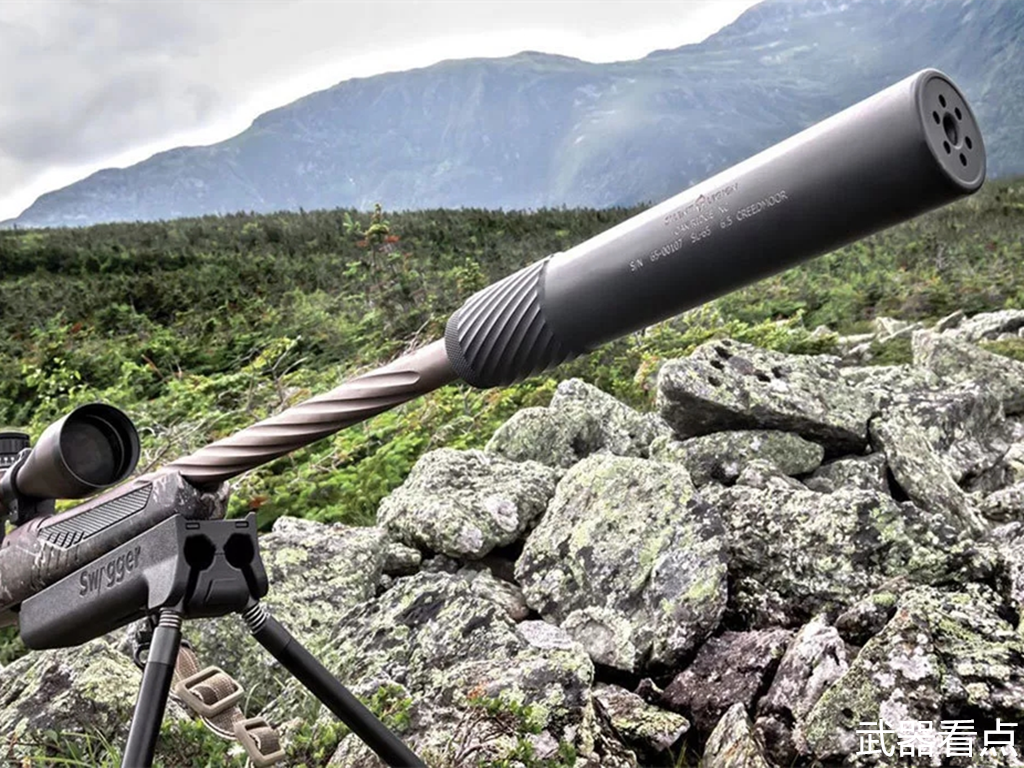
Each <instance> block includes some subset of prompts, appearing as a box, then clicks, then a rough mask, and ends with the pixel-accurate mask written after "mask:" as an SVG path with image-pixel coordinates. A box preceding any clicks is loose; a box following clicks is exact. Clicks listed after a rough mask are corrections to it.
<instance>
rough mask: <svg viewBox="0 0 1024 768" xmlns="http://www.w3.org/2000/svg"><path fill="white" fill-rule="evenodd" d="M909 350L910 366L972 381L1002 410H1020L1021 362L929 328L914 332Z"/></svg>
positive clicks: (1023, 395) (1023, 403) (1023, 396)
mask: <svg viewBox="0 0 1024 768" xmlns="http://www.w3.org/2000/svg"><path fill="white" fill-rule="evenodd" d="M913 352H914V365H918V366H921V367H923V368H927V369H929V370H931V371H933V372H934V373H936V374H938V375H939V376H941V377H942V378H944V379H947V380H949V381H954V382H963V381H969V382H971V383H973V384H974V385H975V386H977V387H980V388H981V389H983V390H984V391H985V392H988V393H991V394H992V395H994V396H995V397H996V398H997V399H998V400H999V401H1000V402H1001V403H1002V404H1003V408H1004V409H1005V411H1006V413H1009V414H1016V413H1022V412H1024V363H1022V362H1019V361H1017V360H1013V359H1011V358H1009V357H1006V356H1005V355H997V354H995V353H994V352H989V351H987V350H984V349H981V348H980V347H976V346H974V345H973V344H967V343H965V342H963V341H957V340H955V339H951V338H949V337H948V335H946V334H938V333H933V332H931V331H916V332H915V333H914V337H913Z"/></svg>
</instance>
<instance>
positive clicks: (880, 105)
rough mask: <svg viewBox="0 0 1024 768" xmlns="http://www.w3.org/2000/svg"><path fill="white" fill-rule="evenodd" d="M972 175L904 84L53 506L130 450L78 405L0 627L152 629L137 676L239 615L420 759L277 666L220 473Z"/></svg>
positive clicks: (633, 318) (919, 86)
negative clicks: (296, 393) (420, 333)
mask: <svg viewBox="0 0 1024 768" xmlns="http://www.w3.org/2000/svg"><path fill="white" fill-rule="evenodd" d="M685 148H686V147H685V140H681V141H680V151H685ZM984 177H985V151H984V146H983V143H982V137H981V132H980V130H979V128H978V124H977V122H976V120H975V118H974V115H973V113H972V112H971V109H970V107H969V106H968V105H967V102H966V100H965V98H964V96H963V94H962V93H961V92H960V90H959V89H958V88H957V87H956V85H954V84H953V82H952V81H951V80H950V79H949V78H947V77H946V76H945V75H943V74H942V73H940V72H938V71H936V70H923V71H921V72H918V73H917V74H915V75H912V76H911V77H908V78H907V79H905V80H902V81H901V82H899V83H896V84H895V85H893V86H891V87H889V88H886V89H885V90H883V91H880V92H879V93H877V94H875V95H874V96H871V97H869V98H868V99H866V100H864V101H862V102H860V103H858V104H856V105H854V106H852V107H850V108H848V109H846V110H844V111H843V112H840V113H838V114H836V115H835V116H833V117H831V118H829V119H827V120H824V121H823V122H821V123H818V124H816V125H814V126H812V127H810V128H808V129H807V130H805V131H803V132H801V133H799V134H797V135H795V136H793V137H792V138H790V139H787V140H785V141H783V142H781V143H779V144H777V145H775V146H773V147H771V148H769V149H767V150H765V151H763V152H761V153H760V154H758V155H756V156H754V157H752V158H750V159H749V160H746V161H745V162H742V163H740V164H738V165H736V166H734V167H732V168H730V169H728V170H726V171H724V172H722V173H719V174H718V175H716V176H714V177H712V178H710V179H708V180H707V181H704V182H703V183H700V184H697V185H696V186H694V187H692V188H691V189H689V190H687V191H685V192H683V193H681V194H679V195H677V196H675V197H673V198H671V199H669V200H667V201H665V202H663V203H661V204H660V205H657V206H654V207H652V208H650V209H648V210H647V211H645V212H643V213H640V214H638V215H637V216H634V217H633V218H631V219H629V220H627V221H625V222H623V223H621V224H619V225H618V226H615V227H613V228H611V229H609V230H608V231H606V232H604V233H603V234H600V235H598V236H596V237H594V238H592V239H590V240H587V241H586V242H584V243H582V244H580V245H578V246H576V247H574V248H571V249H569V250H567V251H565V252H563V253H556V254H554V255H551V256H548V257H546V258H544V259H542V260H540V261H538V262H536V263H534V264H532V265H530V266H527V267H525V268H523V269H521V270H520V271H518V272H516V273H514V274H512V275H510V276H508V277H506V278H505V279H503V280H501V281H499V282H497V283H495V284H493V285H491V286H490V287H487V288H485V289H483V290H481V291H479V292H478V293H476V294H475V295H473V296H472V297H470V298H469V299H468V300H467V301H466V302H465V303H464V304H463V305H462V307H461V308H460V309H458V310H457V311H456V312H455V313H454V314H453V315H452V316H451V317H450V318H449V320H448V323H447V326H446V330H445V334H444V338H443V339H439V340H437V341H434V342H432V343H430V344H428V345H426V346H424V347H422V348H420V349H418V350H416V351H413V352H411V353H409V354H406V355H404V356H402V357H400V358H399V359H397V360H395V361H394V362H392V363H390V364H388V365H385V366H383V367H381V368H378V369H376V370H373V371H370V372H369V373H365V374H362V375H359V376H356V377H354V378H352V379H349V380H347V381H345V382H344V383H342V384H341V385H340V386H338V387H337V388H335V389H333V390H331V391H329V392H327V393H325V394H323V395H320V396H318V397H313V398H311V399H309V400H306V401H305V402H302V403H299V404H298V405H295V406H292V407H290V408H288V409H287V410H285V411H283V412H281V413H280V414H278V415H276V416H273V417H271V418H268V419H265V420H263V421H260V422H258V423H256V424H253V425H252V426H250V427H246V428H245V429H242V430H241V431H239V432H237V433H235V434H234V435H231V436H230V437H227V438H224V439H222V440H217V441H216V442H213V443H211V444H210V445H207V446H206V447H204V448H201V449H199V450H198V451H196V452H195V453H192V454H191V455H188V456H184V457H182V458H179V459H177V460H175V461H172V462H171V463H169V464H167V465H166V466H164V467H163V468H161V469H160V470H158V471H156V472H153V473H150V474H146V475H143V476H140V477H137V478H135V479H133V480H131V481H130V482H127V483H124V484H123V485H121V486H119V487H117V488H115V489H113V490H110V491H108V492H106V493H103V494H102V495H99V496H97V497H95V498H92V499H91V500H88V501H86V502H84V503H83V504H81V505H80V506H78V507H75V508H74V509H71V510H70V511H67V512H63V513H61V514H53V508H52V506H51V504H52V502H51V501H50V500H52V499H53V498H80V497H81V496H83V495H85V494H86V493H88V492H92V491H94V490H97V489H98V488H101V487H104V486H108V485H112V484H113V483H116V482H120V481H121V480H122V479H123V478H124V477H126V476H127V475H128V474H130V473H131V471H132V468H133V467H134V462H135V458H137V455H138V445H137V438H136V439H135V442H134V443H133V441H132V433H133V432H134V430H130V431H129V429H128V428H127V427H125V425H124V424H123V423H121V421H120V420H119V419H120V417H118V416H116V415H114V414H113V413H112V412H109V411H105V410H102V409H101V410H99V411H97V410H95V409H94V410H93V411H86V412H85V413H81V412H77V411H76V412H75V413H74V414H71V415H69V416H68V417H65V420H62V422H63V423H61V422H58V424H55V425H54V426H53V427H51V428H50V429H49V430H47V432H46V433H44V435H43V437H42V438H41V440H40V441H39V444H38V445H37V446H36V447H35V448H34V449H28V448H24V449H23V450H20V452H19V453H18V454H17V458H16V462H15V463H14V465H13V466H12V467H11V468H10V469H8V470H7V472H6V474H5V475H4V477H3V481H2V483H0V496H2V511H3V512H4V513H5V514H7V515H8V516H10V517H11V519H12V521H13V522H15V523H17V527H16V528H14V530H13V531H11V532H10V533H9V534H8V535H7V536H6V538H5V539H4V541H3V543H2V546H0V624H10V623H14V622H18V623H19V629H20V633H21V637H22V638H23V640H24V642H25V644H26V645H27V646H28V647H30V648H53V647H65V646H70V645H76V644H79V643H83V642H85V641H87V640H89V639H91V638H94V637H98V636H100V635H102V634H104V633H106V632H109V631H111V630H113V629H116V628H118V627H121V626H124V625H125V624H127V623H129V622H131V621H133V620H135V619H138V618H140V617H144V616H155V615H159V617H160V618H159V625H160V626H159V627H158V628H157V632H158V633H162V634H161V635H160V636H161V638H162V640H161V643H162V644H163V645H162V646H161V648H162V649H163V650H162V651H161V653H159V654H158V653H157V650H158V649H157V643H156V641H155V640H154V645H153V648H152V650H151V651H150V661H151V662H152V663H153V666H154V669H156V667H158V666H159V664H161V663H162V664H163V665H164V666H165V667H166V666H167V665H168V664H170V665H172V666H173V655H172V654H171V649H172V648H173V649H176V648H177V642H178V639H179V638H180V626H181V619H182V618H191V617H193V616H203V615H206V616H209V615H223V614H225V613H228V612H232V611H234V612H239V613H242V614H243V617H244V618H245V619H246V621H247V622H248V623H249V626H250V629H251V630H252V631H253V632H254V634H255V635H256V637H257V639H258V640H260V642H261V643H263V644H264V645H265V646H266V647H268V649H270V650H271V652H272V653H274V654H275V655H276V656H277V657H278V658H279V659H281V660H282V662H283V663H284V665H285V666H286V667H287V668H288V669H289V670H290V671H292V672H293V673H295V674H297V675H298V676H299V677H300V679H301V680H302V682H304V683H305V684H306V685H307V686H308V687H311V689H312V690H313V691H314V693H316V695H317V696H318V697H320V698H321V700H322V701H324V702H325V703H327V704H328V706H330V707H331V709H332V710H333V711H334V712H335V713H336V714H338V716H339V717H341V718H342V719H343V720H345V721H346V722H347V723H349V724H350V725H352V724H353V722H355V725H354V726H353V729H354V730H355V732H356V733H357V734H358V735H360V736H361V737H362V738H364V740H367V742H368V743H369V744H370V746H371V747H373V748H374V749H375V750H376V751H377V752H378V754H380V755H381V756H382V757H384V759H385V760H386V761H387V762H389V763H390V764H391V765H419V764H420V763H419V762H418V761H417V759H416V758H415V756H413V755H412V753H411V752H409V751H408V750H407V749H406V748H404V746H402V745H401V743H400V742H397V739H394V737H392V736H391V735H390V734H388V733H387V732H386V731H383V730H382V726H381V727H380V728H378V726H380V724H379V723H376V724H374V723H375V722H376V721H373V720H372V716H370V719H369V720H367V719H366V718H365V715H366V714H368V713H365V711H363V710H360V709H359V706H360V705H358V702H356V701H355V700H354V699H352V698H351V694H348V692H347V691H345V690H344V688H342V687H341V684H340V683H337V681H336V680H334V679H333V678H332V677H330V675H329V673H327V672H326V670H324V669H323V667H320V666H318V663H317V662H316V661H315V660H313V659H312V657H309V658H305V657H303V658H301V659H298V660H296V659H295V658H290V659H288V660H286V659H285V658H283V657H284V656H289V654H291V655H293V656H294V655H296V654H298V655H300V656H301V654H299V651H302V649H301V648H298V647H297V644H294V643H292V641H291V640H290V636H287V633H285V632H284V630H283V629H282V628H280V625H278V624H276V622H274V620H273V618H272V617H270V616H269V614H267V612H266V610H265V609H264V608H263V606H262V605H261V604H259V603H258V599H259V598H260V597H262V596H263V594H265V593H266V591H267V583H266V574H265V573H264V572H263V568H262V563H261V562H260V561H259V556H258V549H257V546H258V542H257V540H256V536H255V530H254V528H255V522H254V519H253V518H252V516H250V518H249V519H248V520H239V521H234V520H233V521H223V520H219V519H217V518H220V517H223V515H224V499H225V497H226V485H225V481H227V480H230V479H231V478H233V477H237V476H238V475H240V474H242V473H243V472H246V471H248V470H251V469H253V468H255V467H258V466H260V465H262V464H265V463H267V462H269V461H271V460H273V459H275V458H277V457H280V456H283V455H285V454H287V453H289V452H290V451H294V450H295V449H297V448H300V447H302V446H304V445H307V444H309V443H312V442H314V441H316V440H319V439H321V438H323V437H326V436H328V435H331V434H333V433H335V432H337V431H339V430H341V429H344V428H345V427H348V426H350V425H352V424H356V423H358V422H361V421H363V420H365V419H368V418H370V417H372V416H374V415H376V414H379V413H381V412H383V411H386V410H388V409H390V408H393V407H395V406H396V405H399V404H400V403H404V402H406V401H408V400H411V399H413V398H415V397H418V396H420V395H423V394H426V393H428V392H431V391H433V390H435V389H437V388H439V387H441V386H444V385H445V384H448V383H450V382H455V381H457V380H459V379H461V380H462V381H464V382H467V383H468V384H470V385H472V386H474V387H496V386H502V385H507V384H510V383H513V382H515V381H518V380H521V379H524V378H526V377H528V376H531V375H534V374H537V373H539V372H541V371H544V370H547V369H549V368H552V367H554V366H557V365H559V364H560V363H563V362H565V361H567V360H570V359H573V358H575V357H577V356H579V355H582V354H585V353H587V352H589V351H591V350H593V349H595V348H596V347H598V346H600V345H601V344H603V343H605V342H607V341H609V340H611V339H615V338H617V337H620V336H623V335H625V334H627V333H630V332H632V331H635V330H638V329H641V328H644V327H646V326H648V325H651V324H653V323H655V322H658V321H660V320H663V319H665V318H668V317H671V316H673V315H676V314H679V313H680V312H682V311H684V310H686V309H688V308H691V307H694V306H696V305H699V304H702V303H704V302H706V301H708V300H710V299H712V298H714V297H716V296H720V295H722V294H724V293H726V292H728V291H731V290H733V289H736V288H739V287H741V286H744V285H747V284H750V283H753V282H754V281H756V280H758V279H760V278H763V277H765V276H767V275H771V274H774V273H776V272H779V271H781V270H783V269H785V268H787V267H789V266H792V265H794V264H797V263H798V262H800V261H803V260H805V259H808V258H811V257H813V256H816V255H819V254H822V253H825V252H828V251H831V250H833V249H835V248H837V247H839V246H841V245H844V244H846V243H849V242H852V241H854V240H856V239H858V238H861V237H864V236H866V235H869V234H871V233H873V232H876V231H878V230H880V229H883V228H885V227H888V226H891V225H893V224H896V223H898V222H902V221H905V220H907V219H910V218H912V217H914V216H917V215H918V214H921V213H924V212H925V211H929V210H932V209H934V208H937V207H939V206H941V205H944V204H946V203H949V202H951V201H953V200H956V199H958V198H960V197H963V196H965V195H969V194H971V193H973V192H975V191H977V190H978V189H979V188H980V187H981V185H982V182H983V181H984ZM88 408H90V406H86V409H88ZM80 410H81V409H80ZM101 422H102V424H101ZM83 423H84V424H86V426H82V424H83ZM76 425H77V426H76ZM104 425H105V426H104ZM129 427H130V423H129ZM97 451H98V453H97ZM96 456H101V457H104V458H99V459H97V458H95V457H96ZM90 457H93V459H90ZM90 462H91V463H90ZM90 473H91V474H90ZM218 526H219V527H218ZM225 526H226V527H225ZM190 548H191V549H190ZM268 628H269V629H268ZM260 633H263V636H262V637H261V634H260ZM267 633H270V635H272V637H268V634H267ZM282 633H284V634H282ZM289 643H291V645H289ZM302 652H303V653H304V651H302ZM156 656H160V658H161V659H162V661H161V660H160V659H157V658H156ZM306 656H307V657H308V654H306ZM310 670H313V671H310ZM168 675H169V673H167V672H166V670H164V671H163V672H159V670H157V671H153V672H152V673H151V670H150V668H149V665H147V668H146V673H145V674H144V676H143V683H142V689H141V692H140V700H139V705H138V707H137V708H136V717H135V721H139V720H143V719H145V720H147V722H148V725H145V726H143V725H138V724H137V723H136V722H135V721H133V725H132V730H131V732H130V735H129V751H128V752H126V755H128V754H132V755H135V756H136V757H135V758H134V759H139V760H140V764H141V763H145V764H148V762H146V761H147V760H149V761H151V760H152V743H153V742H154V741H155V738H156V731H155V728H157V727H158V726H159V719H160V718H161V717H162V714H163V700H164V698H165V697H166V694H167V690H168V686H169V677H168ZM303 675H305V677H303ZM165 678H166V679H165ZM325 686H326V688H325ZM346 697H348V698H346ZM353 702H354V703H353ZM143 710H145V711H143ZM360 718H363V720H360ZM154 723H155V725H154ZM133 739H134V742H133ZM133 744H134V747H133V746H132V745H133ZM133 749H134V751H131V750H133ZM403 750H404V751H403ZM126 760H127V758H126ZM127 764H128V763H127V762H126V765H127Z"/></svg>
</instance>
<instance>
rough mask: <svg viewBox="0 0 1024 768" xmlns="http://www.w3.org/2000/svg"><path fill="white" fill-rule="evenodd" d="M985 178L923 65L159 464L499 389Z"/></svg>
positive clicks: (239, 452)
mask: <svg viewBox="0 0 1024 768" xmlns="http://www.w3.org/2000/svg"><path fill="white" fill-rule="evenodd" d="M680 144H681V146H680V151H685V149H686V147H685V140H681V141H680ZM984 178H985V149H984V145H983V143H982V138H981V131H980V129H979V128H978V124H977V122H976V120H975V118H974V115H973V113H972V112H971V109H970V107H969V106H968V105H967V101H966V99H965V98H964V96H963V94H961V92H960V91H959V89H958V88H957V87H956V85H954V84H953V82H952V81H951V80H950V79H949V78H948V77H946V76H945V75H944V74H942V73H941V72H938V71H936V70H934V69H926V70H922V71H921V72H918V73H917V74H915V75H911V76H910V77H908V78H906V79H905V80H902V81H900V82H898V83H896V84H895V85H893V86H891V87H889V88H886V89H885V90H883V91H881V92H879V93H877V94H875V95H874V96H871V97H869V98H868V99H865V100H864V101H862V102H860V103H859V104H855V105H854V106H852V107H850V108H849V109H846V110H844V111H843V112H840V113H838V114H836V115H834V116H833V117H830V118H828V119H827V120H824V121H822V122H820V123H818V124H817V125H814V126H812V127H810V128H808V129H807V130H805V131H803V132H801V133H798V134H797V135H795V136H793V137H792V138H790V139H787V140H786V141H783V142H782V143H780V144H777V145H775V146H773V147H771V148H769V149H767V150H765V151H763V152H761V153H760V154H758V155H755V156H754V157H752V158H750V159H749V160H746V161H745V162H742V163H740V164H739V165H736V166H734V167H732V168H730V169H728V170H726V171H723V172H722V173H719V174H718V175H717V176H714V177H713V178H711V179H708V180H707V181H705V182H703V183H701V184H698V185H696V186H694V187H692V188H691V189H689V190H687V191H685V192H683V193H681V194H679V195H677V196H675V197H673V198H671V199H669V200H666V201H665V202H663V203H661V204H660V205H657V206H655V207H653V208H651V209H649V210H647V211H645V212H644V213H641V214H639V215H637V216H635V217H633V218H632V219H629V220H628V221H625V222H623V223H622V224H619V225H618V226H616V227H613V228H612V229H610V230H608V231H607V232H605V233H603V234H601V235H598V236H597V237H594V238H592V239H590V240H587V241H586V242H584V243H582V244H580V245H578V246H576V247H575V248H572V249H570V250H568V251H565V252H564V253H557V254H554V255H552V256H548V257H547V258H545V259H542V260H540V261H538V262H536V263H535V264H532V265H530V266H528V267H526V268H524V269H522V270H520V271H519V272H516V273H515V274H513V275H510V276H509V277H506V278H505V279H504V280H501V281H499V282H497V283H495V284H493V285H492V286H490V287H488V288H485V289H483V290H482V291H480V292H479V293H477V294H475V295H474V296H472V297H471V298H470V299H469V300H468V301H466V303H465V304H463V306H462V307H461V308H460V309H459V310H458V311H457V312H455V314H454V315H452V317H451V318H450V319H449V321H448V324H447V328H446V333H445V338H444V340H443V341H436V342H434V343H432V344H429V345H427V346H425V347H423V348H421V349H419V350H417V351H415V352H413V353H410V354H407V355H405V356H404V357H401V358H399V359H398V360H396V361H395V362H393V363H391V364H389V365H387V366H384V367H383V368H379V369H377V370H374V371H371V372H369V373H366V374H363V375H360V376H357V377H354V378H352V379H349V380H348V381H346V382H344V383H343V384H341V385H340V386H338V387H336V388H335V389H333V390H331V391H330V392H327V393H326V394H323V395H320V396H319V397H314V398H311V399H309V400H307V401H305V402H303V403H299V404H298V405H295V406H292V407H291V408H289V409H288V410H286V411H284V412H282V413H280V414H278V415H277V416H274V417H272V418H269V419H266V420H264V421H261V422H259V423H257V424H254V425H252V426H250V427H247V428H245V429H243V430H241V431H240V432H237V433H235V434H234V435H232V436H230V437H227V438H224V439H223V440H218V441H217V442H214V443H211V444H210V445H208V446H206V447H205V448H201V449H199V450H198V451H196V452H195V453H193V454H191V455H190V456H185V457H183V458H181V459H178V460H176V461H174V462H172V463H171V464H169V465H167V468H168V469H171V470H177V471H179V472H180V473H181V474H182V475H183V476H184V477H185V478H186V479H187V480H189V481H190V482H192V483H195V484H199V485H202V484H209V483H218V482H220V481H223V480H227V479H229V478H231V477H234V476H236V475H239V474H241V473H242V472H245V471H247V470H250V469H253V468H255V467H258V466H260V465H261V464H265V463H267V462H268V461H270V460H272V459H274V458H277V457H278V456H283V455H284V454H286V453H289V452H290V451H293V450H295V449H296V448H299V447H301V446H303V445H306V444H308V443H311V442H313V441H315V440H318V439H320V438H322V437H326V436H327V435H330V434H333V433H334V432H337V431H339V430H341V429H344V428H345V427H348V426H350V425H352V424H355V423H358V422H360V421H363V420H364V419H367V418H369V417H371V416H374V415H376V414H378V413H381V412H383V411H386V410H388V409H389V408H392V407H394V406H396V405H398V404H400V403H402V402H405V401H407V400H411V399H413V398H415V397H417V396H419V395H422V394H425V393H427V392H430V391H432V390H434V389H437V388H438V387H440V386H443V385H444V384H447V383H449V382H452V381H455V380H456V379H459V378H461V379H463V380H464V381H466V382H468V383H469V384H472V385H474V386H477V387H493V386H500V385H503V384H510V383H512V382H514V381H517V380H520V379H523V378H526V377H527V376H531V375H534V374H536V373H540V372H541V371H544V370H547V369H549V368H552V367H554V366H556V365H558V364H559V363H562V362H565V361H567V360H570V359H572V358H574V357H577V356H579V355H581V354H584V353H586V352H589V351H590V350H593V349H594V348H596V347H597V346H599V345H600V344H602V343H604V342H606V341H609V340H611V339H614V338H617V337H619V336H623V335H625V334H627V333H630V332H632V331H635V330H638V329H640V328H643V327H645V326H647V325H651V324H652V323H655V322H658V321H659V320H663V319H665V318H668V317H671V316H673V315H677V314H679V313H680V312H683V311H684V310H686V309H689V308H691V307H694V306H697V305H699V304H702V303H703V302H706V301H710V300H711V299H713V298H715V297H717V296H721V295H722V294H724V293H727V292H728V291H731V290H734V289H736V288H740V287H742V286H744V285H748V284H750V283H753V282H755V281H757V280H759V279H761V278H763V277H766V276H768V275H771V274H774V273H776V272H780V271H782V270H784V269H786V268H787V267H790V266H793V265H794V264H797V263H798V262H801V261H804V260H806V259H809V258H811V257H813V256H817V255H819V254H822V253H826V252H828V251H831V250H833V249H835V248H838V247H839V246H841V245H845V244H846V243H849V242H852V241H854V240H856V239H858V238H861V237H865V236H867V235H869V234H872V233H873V232H877V231H878V230H880V229H884V228H885V227H888V226H891V225H893V224H896V223H898V222H901V221H905V220H907V219H910V218H913V217H914V216H917V215H918V214H921V213H924V212H926V211H929V210H932V209H934V208H937V207H939V206H941V205H944V204H946V203H949V202H952V201H953V200H956V199H957V198H960V197H963V196H965V195H969V194H971V193H973V192H976V191H977V190H978V189H979V188H980V187H981V184H982V182H983V181H984Z"/></svg>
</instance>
